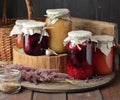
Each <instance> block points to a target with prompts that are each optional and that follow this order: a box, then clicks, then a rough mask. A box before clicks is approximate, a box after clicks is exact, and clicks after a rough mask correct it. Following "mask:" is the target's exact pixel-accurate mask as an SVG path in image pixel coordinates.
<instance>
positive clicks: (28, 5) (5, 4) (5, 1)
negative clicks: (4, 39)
mask: <svg viewBox="0 0 120 100" xmlns="http://www.w3.org/2000/svg"><path fill="white" fill-rule="evenodd" d="M25 2H26V6H27V12H28V19H32V9H31V5H30V0H25ZM6 8H7V0H4V4H3V15H2V23H3V24H7V20H8V18H7V15H6Z"/></svg>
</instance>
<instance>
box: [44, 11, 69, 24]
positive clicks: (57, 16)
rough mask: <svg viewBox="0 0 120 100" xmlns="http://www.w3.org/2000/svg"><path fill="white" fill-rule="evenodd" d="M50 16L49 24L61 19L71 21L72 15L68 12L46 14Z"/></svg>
mask: <svg viewBox="0 0 120 100" xmlns="http://www.w3.org/2000/svg"><path fill="white" fill-rule="evenodd" d="M46 16H47V17H48V18H49V21H48V23H49V24H55V23H56V22H57V21H58V20H59V19H64V20H69V21H71V16H70V14H69V13H67V14H51V15H46Z"/></svg>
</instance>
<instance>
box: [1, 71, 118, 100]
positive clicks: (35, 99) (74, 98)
mask: <svg viewBox="0 0 120 100" xmlns="http://www.w3.org/2000/svg"><path fill="white" fill-rule="evenodd" d="M119 73H120V72H119ZM119 73H117V74H116V77H115V79H114V80H113V81H112V82H111V83H109V84H108V85H107V86H104V87H102V88H99V89H94V90H91V91H85V92H79V93H41V92H35V91H31V90H27V89H23V90H22V91H21V92H19V93H18V94H13V95H12V94H3V95H1V96H0V100H120V74H119Z"/></svg>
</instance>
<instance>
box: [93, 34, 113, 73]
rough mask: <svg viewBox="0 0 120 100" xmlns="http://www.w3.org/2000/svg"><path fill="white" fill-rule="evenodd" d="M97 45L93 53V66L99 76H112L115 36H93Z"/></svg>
mask: <svg viewBox="0 0 120 100" xmlns="http://www.w3.org/2000/svg"><path fill="white" fill-rule="evenodd" d="M93 38H94V39H96V41H97V43H96V46H95V51H94V53H93V66H94V68H95V73H97V74H101V75H104V74H110V73H112V71H113V44H114V43H113V39H114V37H113V36H109V35H96V36H93Z"/></svg>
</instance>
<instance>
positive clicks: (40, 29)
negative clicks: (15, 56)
mask: <svg viewBox="0 0 120 100" xmlns="http://www.w3.org/2000/svg"><path fill="white" fill-rule="evenodd" d="M22 32H23V33H24V45H23V48H24V51H25V53H26V54H28V55H33V56H39V55H44V54H45V50H46V49H47V48H48V34H47V32H46V30H45V23H44V22H38V21H36V22H26V23H23V29H22Z"/></svg>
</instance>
